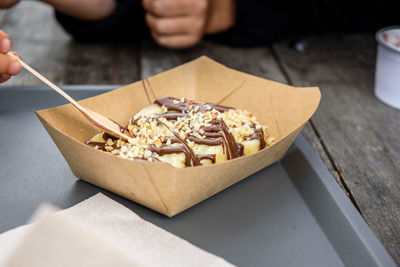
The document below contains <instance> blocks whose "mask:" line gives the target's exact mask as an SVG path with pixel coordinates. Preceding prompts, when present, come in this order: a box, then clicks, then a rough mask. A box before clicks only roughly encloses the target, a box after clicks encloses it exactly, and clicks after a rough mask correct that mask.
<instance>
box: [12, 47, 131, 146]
mask: <svg viewBox="0 0 400 267" xmlns="http://www.w3.org/2000/svg"><path fill="white" fill-rule="evenodd" d="M8 55H10V56H11V57H12V58H14V59H15V60H17V61H18V62H19V63H20V64H21V66H22V67H24V68H25V69H26V70H28V71H29V72H30V73H32V74H33V75H35V76H36V77H37V78H38V79H40V80H41V81H42V82H44V83H45V84H47V85H48V86H50V87H51V88H53V89H54V90H55V91H56V92H57V93H59V94H60V95H62V96H63V97H64V98H65V99H67V100H68V101H69V102H70V103H71V104H72V105H73V106H74V107H76V108H77V109H78V110H79V111H80V112H81V113H82V114H83V115H84V116H85V117H86V118H87V119H88V120H89V121H90V122H91V123H93V124H94V125H95V126H97V127H99V128H100V129H102V130H103V131H105V132H106V133H108V134H110V135H112V136H114V137H117V138H121V139H123V140H128V139H129V138H130V137H129V136H128V135H126V134H124V133H122V132H121V126H120V125H119V124H118V123H116V122H114V121H112V120H110V119H108V118H106V117H104V116H103V115H101V114H99V113H97V112H94V111H93V110H90V109H87V108H84V107H82V106H81V105H80V104H79V103H78V102H76V101H75V100H74V99H73V98H72V97H70V96H69V95H68V94H67V93H66V92H64V91H63V90H62V89H60V88H59V87H57V86H56V85H55V84H54V83H52V82H50V81H49V80H47V79H46V78H45V77H44V76H43V75H41V74H40V73H39V72H37V71H35V70H34V69H32V68H31V67H30V66H29V65H28V64H26V63H25V62H23V61H22V60H21V59H19V58H18V57H16V56H15V55H13V54H11V53H10V52H9V53H8Z"/></svg>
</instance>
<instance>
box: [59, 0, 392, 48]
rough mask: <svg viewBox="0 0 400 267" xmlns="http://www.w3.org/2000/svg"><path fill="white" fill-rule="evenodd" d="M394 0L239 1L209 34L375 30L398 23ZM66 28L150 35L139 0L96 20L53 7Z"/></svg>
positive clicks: (253, 39) (102, 37)
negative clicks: (223, 26)
mask: <svg viewBox="0 0 400 267" xmlns="http://www.w3.org/2000/svg"><path fill="white" fill-rule="evenodd" d="M395 3H396V2H395V1H387V0H381V1H379V0H364V1H359V0H353V1H351V0H350V1H346V0H336V1H335V0H319V1H318V0H308V1H285V0H282V1H268V0H237V14H236V24H235V26H234V27H233V28H232V29H230V30H229V31H227V32H224V33H221V34H216V35H213V36H209V37H208V38H210V39H212V40H215V41H218V42H223V43H226V44H229V45H233V46H255V45H267V44H271V43H273V42H276V41H280V40H283V39H291V40H295V39H298V38H302V37H305V36H309V35H313V34H324V33H331V32H346V33H350V32H365V31H369V32H374V31H376V30H378V29H379V28H382V27H385V26H389V25H398V24H400V16H398V14H397V12H398V11H399V10H398V8H397V5H396V4H395ZM56 17H57V19H58V21H59V22H60V23H61V25H62V26H63V27H64V29H65V30H66V31H67V32H69V33H70V34H71V35H72V36H74V38H76V39H77V40H81V41H118V40H133V41H134V40H141V39H143V38H146V37H149V36H150V35H149V31H148V28H147V26H146V24H145V22H144V10H143V7H142V1H141V0H118V6H117V9H116V11H115V12H114V14H113V15H111V16H110V17H108V18H106V19H104V20H100V21H94V22H93V21H83V20H79V19H75V18H72V17H70V16H67V15H64V14H61V13H59V12H56Z"/></svg>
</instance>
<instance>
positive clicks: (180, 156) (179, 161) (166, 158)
mask: <svg viewBox="0 0 400 267" xmlns="http://www.w3.org/2000/svg"><path fill="white" fill-rule="evenodd" d="M158 159H159V160H160V161H162V162H165V163H168V164H171V165H172V166H174V167H177V168H184V167H185V162H186V156H185V153H173V154H165V155H163V156H159V157H158Z"/></svg>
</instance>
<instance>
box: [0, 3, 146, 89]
mask: <svg viewBox="0 0 400 267" xmlns="http://www.w3.org/2000/svg"><path fill="white" fill-rule="evenodd" d="M53 13H54V12H53V9H52V8H51V7H49V6H47V5H44V4H42V3H40V2H31V1H23V2H21V3H20V4H18V5H17V6H15V7H13V8H11V9H9V10H7V11H6V13H5V15H4V17H3V21H2V24H1V27H2V28H3V29H4V30H5V31H6V32H7V33H8V34H9V35H10V36H11V38H12V40H13V49H14V50H16V51H18V52H19V53H20V54H21V55H22V57H23V59H24V61H26V62H27V63H28V64H30V65H31V66H32V67H34V68H35V69H36V70H38V71H39V72H41V73H42V74H43V75H45V76H46V77H47V78H49V79H50V80H52V81H54V82H56V83H60V84H127V83H130V82H134V81H136V80H137V78H138V70H137V67H136V66H137V61H138V55H137V52H136V51H137V49H136V46H134V45H130V44H82V43H77V42H74V41H73V40H71V38H70V37H69V36H68V35H67V34H66V33H65V32H64V31H63V30H62V28H61V27H60V25H58V23H57V22H56V20H55V19H54V15H53ZM40 84H42V83H41V82H40V81H39V80H37V79H36V78H35V77H33V76H32V75H31V74H29V73H28V72H26V71H22V73H21V74H20V75H19V76H17V77H14V78H13V79H11V80H10V81H8V82H7V85H40Z"/></svg>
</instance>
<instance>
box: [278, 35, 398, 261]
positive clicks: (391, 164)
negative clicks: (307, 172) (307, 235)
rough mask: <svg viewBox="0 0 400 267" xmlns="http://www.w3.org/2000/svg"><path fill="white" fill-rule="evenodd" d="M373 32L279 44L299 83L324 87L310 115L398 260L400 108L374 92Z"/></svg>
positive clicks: (336, 164) (349, 185)
mask: <svg viewBox="0 0 400 267" xmlns="http://www.w3.org/2000/svg"><path fill="white" fill-rule="evenodd" d="M359 38H361V37H359ZM370 38H371V37H370V36H363V37H362V39H363V40H365V41H363V42H354V41H352V39H353V40H354V39H355V38H343V37H330V38H324V39H321V38H312V39H309V40H307V41H308V43H309V44H310V48H309V50H308V51H307V53H306V54H300V53H296V52H294V51H293V50H291V49H289V48H288V47H287V46H286V45H284V44H278V45H276V46H275V49H276V52H277V54H278V55H279V59H280V60H281V62H282V65H283V67H284V68H285V70H286V72H287V73H288V75H289V77H290V79H291V81H292V83H293V84H294V85H296V86H308V85H317V86H319V87H320V89H321V92H322V100H321V104H320V106H319V108H318V110H317V112H316V114H315V115H314V116H313V118H312V120H311V121H312V123H313V125H314V126H315V128H316V130H317V131H318V135H319V136H320V137H321V138H322V144H323V146H324V147H325V148H326V152H327V154H328V155H329V156H330V158H331V159H332V160H333V164H334V169H335V171H337V172H338V175H339V177H340V179H341V180H342V182H343V183H344V185H345V187H346V188H347V191H348V193H349V194H350V197H351V198H352V199H353V200H354V201H355V203H356V205H357V207H358V208H359V210H360V212H361V214H362V215H363V217H364V218H365V220H366V221H367V222H368V224H369V225H370V227H371V228H372V229H373V230H374V231H375V233H376V235H377V236H378V238H379V239H380V240H381V241H382V243H383V244H384V246H385V247H386V248H387V249H388V251H389V252H390V253H391V254H392V256H393V257H394V258H395V259H397V261H399V259H400V142H399V130H400V111H398V110H395V109H393V108H391V107H389V106H386V105H385V104H383V103H381V102H380V101H379V100H378V99H377V98H376V97H375V96H374V93H373V85H374V71H375V70H374V64H373V61H372V60H371V57H372V55H373V54H374V52H373V51H374V50H375V44H374V43H373V42H371V41H370Z"/></svg>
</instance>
